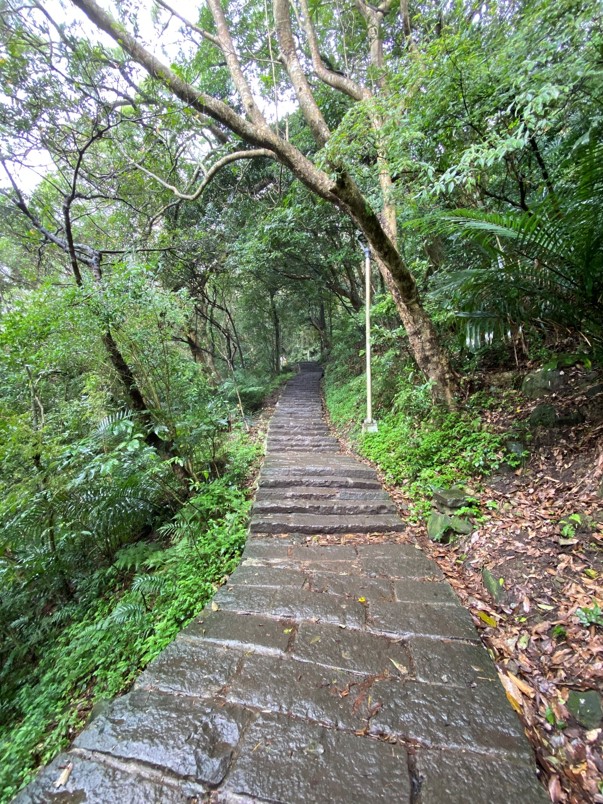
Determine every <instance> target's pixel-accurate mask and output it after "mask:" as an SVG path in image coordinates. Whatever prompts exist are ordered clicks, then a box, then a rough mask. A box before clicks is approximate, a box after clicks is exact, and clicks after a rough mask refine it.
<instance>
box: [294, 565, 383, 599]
mask: <svg viewBox="0 0 603 804" xmlns="http://www.w3.org/2000/svg"><path fill="white" fill-rule="evenodd" d="M308 583H309V588H310V589H311V590H312V591H313V592H323V593H327V594H330V595H340V596H341V597H349V598H351V599H353V600H358V599H359V598H364V600H362V601H361V602H363V603H364V602H366V601H368V600H382V601H393V599H394V593H393V588H392V583H391V581H388V580H387V579H386V578H367V577H365V576H363V575H343V574H342V575H339V576H338V575H335V574H334V573H331V572H328V573H323V574H321V573H318V572H312V573H310V574H309V575H308Z"/></svg>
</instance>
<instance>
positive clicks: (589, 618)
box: [576, 602, 603, 628]
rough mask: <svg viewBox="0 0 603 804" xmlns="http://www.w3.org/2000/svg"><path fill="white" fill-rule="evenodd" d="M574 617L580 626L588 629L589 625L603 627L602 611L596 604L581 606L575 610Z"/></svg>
mask: <svg viewBox="0 0 603 804" xmlns="http://www.w3.org/2000/svg"><path fill="white" fill-rule="evenodd" d="M576 616H577V618H578V620H579V622H580V625H583V626H585V628H588V627H589V626H591V625H600V626H602V627H603V609H602V608H601V606H599V604H598V603H597V602H593V605H592V606H590V607H589V606H583V607H582V608H579V609H576Z"/></svg>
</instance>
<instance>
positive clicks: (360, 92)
mask: <svg viewBox="0 0 603 804" xmlns="http://www.w3.org/2000/svg"><path fill="white" fill-rule="evenodd" d="M301 7H302V22H303V26H304V31H305V32H306V37H307V39H308V44H309V46H310V55H311V57H312V67H313V68H314V72H315V73H316V75H317V76H318V78H320V80H321V81H322V82H323V83H325V84H327V85H328V86H330V87H332V88H333V89H337V90H338V91H339V92H343V93H344V95H348V96H349V97H350V98H353V99H354V100H357V101H361V100H364V99H365V98H367V97H370V92H369V91H368V90H367V89H365V88H364V87H362V86H360V84H357V83H356V81H354V80H352V79H351V78H349V77H348V76H347V75H341V74H340V73H336V72H335V71H334V70H329V69H328V67H327V66H326V65H325V63H324V61H323V59H322V56H321V55H320V49H319V46H318V37H317V35H316V28H315V27H314V23H313V22H312V19H311V17H310V8H309V6H308V0H301Z"/></svg>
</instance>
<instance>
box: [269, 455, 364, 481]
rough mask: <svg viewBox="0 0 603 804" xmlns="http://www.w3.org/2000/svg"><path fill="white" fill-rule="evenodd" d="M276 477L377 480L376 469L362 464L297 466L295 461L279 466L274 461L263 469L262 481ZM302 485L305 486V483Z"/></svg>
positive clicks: (301, 464)
mask: <svg viewBox="0 0 603 804" xmlns="http://www.w3.org/2000/svg"><path fill="white" fill-rule="evenodd" d="M316 457H318V456H316ZM275 475H281V476H283V477H285V476H289V477H309V476H311V477H328V476H329V475H345V476H346V477H365V478H370V479H371V480H372V479H375V480H376V479H377V475H376V473H375V471H374V469H371V468H370V467H363V466H362V464H349V463H346V464H343V465H341V464H338V463H335V462H333V463H332V464H331V465H328V464H323V465H320V464H318V463H311V464H307V465H304V464H303V463H300V464H298V465H295V463H293V461H287V462H286V463H285V462H283V464H282V465H280V466H279V465H277V464H276V463H275V462H274V460H272V461H270V462H269V463H267V464H265V465H264V468H263V469H262V481H263V479H264V478H265V477H273V476H275ZM300 485H303V483H301V484H300Z"/></svg>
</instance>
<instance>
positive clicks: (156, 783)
mask: <svg viewBox="0 0 603 804" xmlns="http://www.w3.org/2000/svg"><path fill="white" fill-rule="evenodd" d="M68 763H71V765H72V768H71V772H70V773H69V778H68V779H67V781H66V782H65V784H62V785H60V786H57V785H56V782H57V781H58V780H59V777H60V776H61V775H62V773H63V771H64V770H65V768H66V766H67V765H68ZM204 793H205V788H204V787H202V786H201V785H199V784H196V783H194V782H191V781H188V780H186V781H185V780H182V779H180V780H178V781H176V780H174V779H171V778H170V777H169V776H168V775H167V774H162V773H161V772H154V773H152V774H149V776H146V775H144V774H143V773H142V772H141V771H140V769H137V768H127V767H119V763H118V766H117V767H116V766H115V764H112V765H105V764H104V763H102V762H100V761H98V762H97V761H94V760H92V759H88V758H86V757H82V756H78V755H77V753H74V752H70V753H68V754H60V755H59V756H58V757H56V758H55V759H54V760H53V761H52V762H51V763H50V765H48V766H47V767H46V768H45V769H44V770H43V771H42V773H41V774H40V775H39V776H38V777H37V778H36V779H35V780H34V781H33V782H31V783H30V784H29V785H28V786H27V787H26V788H25V789H24V790H22V791H21V792H20V793H18V794H17V796H16V798H14V799H13V802H14V804H50V803H51V802H57V804H124V802H127V804H188V802H191V801H195V800H196V799H198V800H199V801H201V800H202V799H203V795H204Z"/></svg>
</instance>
